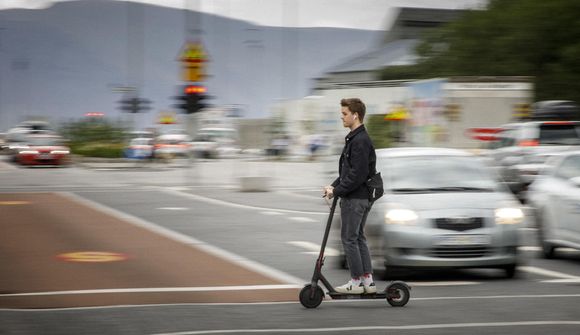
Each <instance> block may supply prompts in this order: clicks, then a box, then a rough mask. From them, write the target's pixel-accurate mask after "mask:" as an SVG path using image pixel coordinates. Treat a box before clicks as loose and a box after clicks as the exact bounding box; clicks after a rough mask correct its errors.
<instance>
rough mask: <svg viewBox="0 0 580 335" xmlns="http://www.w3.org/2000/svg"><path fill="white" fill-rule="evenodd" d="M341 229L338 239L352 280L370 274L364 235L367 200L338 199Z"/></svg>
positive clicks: (369, 257) (369, 258) (368, 205)
mask: <svg viewBox="0 0 580 335" xmlns="http://www.w3.org/2000/svg"><path fill="white" fill-rule="evenodd" d="M340 208H341V209H340V217H341V219H342V227H341V229H340V237H341V241H342V246H343V248H344V253H345V254H346V260H347V262H348V266H349V268H350V275H351V277H352V278H358V277H360V276H362V275H363V274H365V273H372V272H373V268H372V264H371V255H370V252H369V247H368V246H367V239H366V236H365V233H364V228H365V222H363V218H365V217H366V214H367V212H368V211H369V210H370V204H369V201H368V200H367V199H349V198H342V199H340Z"/></svg>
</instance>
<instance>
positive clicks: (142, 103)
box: [119, 97, 151, 113]
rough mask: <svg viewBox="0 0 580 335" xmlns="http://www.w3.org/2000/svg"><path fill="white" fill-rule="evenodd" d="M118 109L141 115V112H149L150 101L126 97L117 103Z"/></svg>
mask: <svg viewBox="0 0 580 335" xmlns="http://www.w3.org/2000/svg"><path fill="white" fill-rule="evenodd" d="M119 103H120V104H121V107H120V109H121V110H122V111H124V112H127V113H141V112H142V111H146V110H150V109H151V107H150V106H149V105H150V104H151V101H150V100H148V99H143V98H139V97H130V98H129V97H128V98H124V99H123V100H121V101H119Z"/></svg>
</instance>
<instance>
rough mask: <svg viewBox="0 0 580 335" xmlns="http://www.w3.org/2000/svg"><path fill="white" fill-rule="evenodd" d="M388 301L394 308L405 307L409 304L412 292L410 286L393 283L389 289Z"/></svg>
mask: <svg viewBox="0 0 580 335" xmlns="http://www.w3.org/2000/svg"><path fill="white" fill-rule="evenodd" d="M386 291H387V301H388V302H389V304H390V305H391V306H393V307H403V306H405V305H406V304H407V303H408V302H409V298H411V292H410V291H409V286H407V285H406V284H403V283H401V282H399V283H392V284H391V285H389V286H388V287H387V290H386Z"/></svg>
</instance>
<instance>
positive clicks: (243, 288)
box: [0, 284, 302, 297]
mask: <svg viewBox="0 0 580 335" xmlns="http://www.w3.org/2000/svg"><path fill="white" fill-rule="evenodd" d="M294 288H296V289H297V288H302V286H301V285H293V284H291V285H247V286H210V287H140V288H114V289H96V290H74V291H48V292H28V293H7V294H0V297H29V296H45V295H80V294H110V293H159V292H215V291H253V290H283V289H294Z"/></svg>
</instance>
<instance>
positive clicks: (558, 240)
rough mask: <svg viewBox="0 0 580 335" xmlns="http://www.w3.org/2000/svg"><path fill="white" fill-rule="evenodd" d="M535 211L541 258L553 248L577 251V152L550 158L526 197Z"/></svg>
mask: <svg viewBox="0 0 580 335" xmlns="http://www.w3.org/2000/svg"><path fill="white" fill-rule="evenodd" d="M527 198H528V201H529V202H530V205H531V206H532V207H534V208H535V211H536V213H535V214H536V215H535V216H536V225H537V227H538V236H539V238H540V245H541V246H542V250H543V254H544V256H545V257H546V258H553V257H554V252H555V249H556V248H557V247H571V248H575V249H580V151H575V152H565V153H561V155H558V156H554V157H553V158H552V160H551V162H550V164H549V165H548V167H547V168H546V169H545V170H544V171H543V173H542V174H541V175H540V176H538V178H537V179H536V180H535V181H534V182H533V183H532V184H531V185H530V187H529V189H528V193H527Z"/></svg>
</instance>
